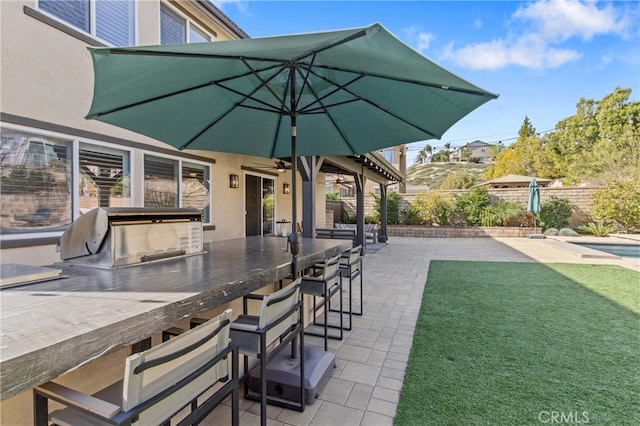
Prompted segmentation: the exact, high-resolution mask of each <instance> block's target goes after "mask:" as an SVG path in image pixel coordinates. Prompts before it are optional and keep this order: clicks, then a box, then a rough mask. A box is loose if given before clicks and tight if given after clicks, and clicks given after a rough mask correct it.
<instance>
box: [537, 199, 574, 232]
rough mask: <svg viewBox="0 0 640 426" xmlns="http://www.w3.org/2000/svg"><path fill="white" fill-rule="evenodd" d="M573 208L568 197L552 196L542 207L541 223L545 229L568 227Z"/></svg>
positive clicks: (539, 216)
mask: <svg viewBox="0 0 640 426" xmlns="http://www.w3.org/2000/svg"><path fill="white" fill-rule="evenodd" d="M572 210H573V206H572V205H571V203H570V202H569V200H567V199H566V198H557V197H551V199H550V200H549V201H547V202H546V203H544V204H543V205H542V207H541V208H540V214H539V215H538V218H539V219H540V225H541V226H542V228H543V229H547V228H558V229H561V228H566V227H567V226H569V218H570V217H571V213H572Z"/></svg>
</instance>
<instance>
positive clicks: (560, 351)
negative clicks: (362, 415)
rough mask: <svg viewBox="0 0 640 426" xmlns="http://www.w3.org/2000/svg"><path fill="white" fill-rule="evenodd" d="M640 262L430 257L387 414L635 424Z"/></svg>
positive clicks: (639, 381)
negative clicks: (393, 405)
mask: <svg viewBox="0 0 640 426" xmlns="http://www.w3.org/2000/svg"><path fill="white" fill-rule="evenodd" d="M639 374H640V273H637V272H634V271H631V270H628V269H624V268H620V267H616V266H600V265H597V266H596V265H569V264H537V263H503V262H453V261H432V262H431V265H430V267H429V275H428V278H427V284H426V287H425V291H424V296H423V301H422V307H421V311H420V315H419V318H418V323H417V326H416V331H415V335H414V342H413V347H412V350H411V355H410V358H409V364H408V367H407V371H406V374H405V378H404V385H403V389H402V392H401V396H400V402H399V405H398V412H397V415H396V419H395V424H396V425H427V424H432V425H447V424H451V425H460V424H465V425H478V424H485V425H516V424H517V425H523V424H531V425H541V424H559V423H564V424H567V423H573V424H578V423H582V424H584V423H588V424H605V425H638V424H640V405H639V404H640V376H639Z"/></svg>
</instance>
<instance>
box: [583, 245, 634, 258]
mask: <svg viewBox="0 0 640 426" xmlns="http://www.w3.org/2000/svg"><path fill="white" fill-rule="evenodd" d="M572 244H576V245H579V246H582V247H588V248H590V249H594V250H599V251H603V252H605V253H609V254H613V255H615V256H620V257H634V258H635V257H638V258H640V244H607V243H578V242H573V241H572Z"/></svg>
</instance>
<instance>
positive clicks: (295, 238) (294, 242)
mask: <svg viewBox="0 0 640 426" xmlns="http://www.w3.org/2000/svg"><path fill="white" fill-rule="evenodd" d="M295 82H296V70H295V68H291V69H290V70H289V84H290V87H291V99H290V104H291V112H290V113H289V116H290V118H291V224H292V228H293V229H292V230H291V231H292V232H291V234H289V243H290V244H291V254H292V256H293V259H292V261H291V273H292V274H293V279H296V278H297V277H298V266H297V264H296V263H297V257H298V253H299V252H300V237H299V235H298V213H297V208H298V188H297V182H296V181H297V179H296V177H297V174H298V154H297V149H296V136H297V134H296V133H297V128H296V86H295Z"/></svg>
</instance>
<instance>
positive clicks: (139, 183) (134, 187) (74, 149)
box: [0, 122, 214, 241]
mask: <svg viewBox="0 0 640 426" xmlns="http://www.w3.org/2000/svg"><path fill="white" fill-rule="evenodd" d="M0 127H1V128H6V129H11V130H15V131H19V132H25V133H30V134H33V135H35V136H42V137H45V138H46V137H50V138H58V139H64V140H68V141H69V142H70V144H71V148H70V149H71V153H70V156H71V159H70V161H69V162H70V166H71V182H70V185H71V204H72V205H71V217H72V220H74V221H75V220H76V219H77V218H78V217H79V216H80V159H79V152H80V145H81V144H83V145H84V147H85V148H86V147H90V146H95V147H96V149H99V148H107V149H114V150H118V151H122V152H126V153H127V155H128V156H129V179H130V183H129V185H130V194H129V195H130V197H131V206H132V207H141V206H143V205H144V174H143V173H142V172H143V171H144V156H145V155H150V156H153V157H162V158H167V159H169V160H174V161H178V163H179V170H178V200H179V206H182V194H181V190H182V164H183V163H185V162H186V163H190V164H195V165H199V166H203V167H204V168H206V169H207V171H208V174H209V182H208V183H209V185H208V187H209V188H208V189H209V217H207V218H205V222H204V223H203V225H205V226H207V225H212V224H213V223H212V219H213V208H214V200H213V172H214V169H213V163H212V162H207V161H200V160H197V159H193V158H183V157H180V156H173V155H166V154H163V153H159V152H155V151H151V150H145V149H141V148H134V147H128V146H125V145H120V144H115V143H110V142H105V141H102V140H99V139H91V138H84V137H77V136H74V135H70V134H66V133H61V132H56V131H53V130H43V129H39V128H36V127H30V126H25V125H19V124H13V123H8V122H0ZM59 235H62V231H49V232H47V231H43V232H25V233H15V234H2V235H0V240H1V241H11V240H26V239H36V238H46V237H54V236H59Z"/></svg>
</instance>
